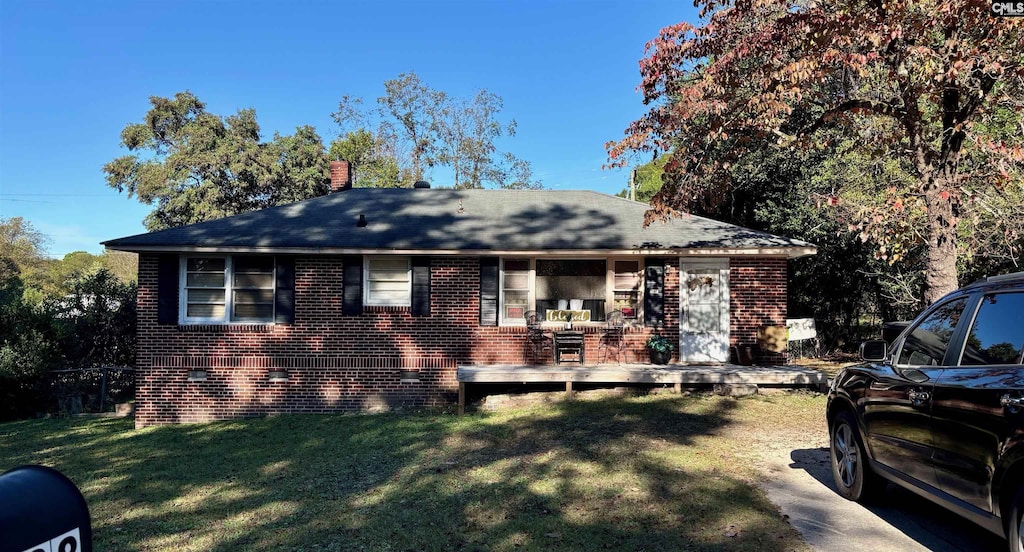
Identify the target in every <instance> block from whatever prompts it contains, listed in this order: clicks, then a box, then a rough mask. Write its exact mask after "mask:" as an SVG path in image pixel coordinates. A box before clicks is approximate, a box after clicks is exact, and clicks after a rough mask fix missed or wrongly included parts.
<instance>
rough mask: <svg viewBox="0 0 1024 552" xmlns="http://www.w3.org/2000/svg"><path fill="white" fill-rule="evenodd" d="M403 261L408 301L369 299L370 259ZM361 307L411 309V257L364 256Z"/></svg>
mask: <svg viewBox="0 0 1024 552" xmlns="http://www.w3.org/2000/svg"><path fill="white" fill-rule="evenodd" d="M398 258H404V259H405V268H406V271H405V274H406V277H407V278H408V283H409V287H408V290H407V291H408V293H409V295H408V297H409V300H408V301H393V300H381V299H376V300H374V299H371V297H370V259H398ZM363 306H364V307H411V306H412V257H410V256H407V255H364V256H363Z"/></svg>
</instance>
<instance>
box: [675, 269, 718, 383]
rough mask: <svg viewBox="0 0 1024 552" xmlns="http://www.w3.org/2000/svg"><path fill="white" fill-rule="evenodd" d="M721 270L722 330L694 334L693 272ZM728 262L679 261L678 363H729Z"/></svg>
mask: <svg viewBox="0 0 1024 552" xmlns="http://www.w3.org/2000/svg"><path fill="white" fill-rule="evenodd" d="M707 269H718V271H719V280H718V281H719V282H720V283H721V286H720V287H719V289H718V300H719V317H720V319H719V331H717V332H706V331H691V329H690V321H689V316H688V315H687V313H688V312H689V310H690V289H689V280H690V273H691V271H693V270H707ZM729 303H730V295H729V259H728V258H713V259H692V258H687V257H680V259H679V360H680V361H682V362H723V363H724V362H728V361H729Z"/></svg>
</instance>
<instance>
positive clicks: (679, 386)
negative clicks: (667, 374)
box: [672, 381, 683, 395]
mask: <svg viewBox="0 0 1024 552" xmlns="http://www.w3.org/2000/svg"><path fill="white" fill-rule="evenodd" d="M672 387H673V388H674V390H675V392H676V395H681V394H682V393H683V384H682V383H681V382H678V381H677V382H676V384H675V385H674V386H672Z"/></svg>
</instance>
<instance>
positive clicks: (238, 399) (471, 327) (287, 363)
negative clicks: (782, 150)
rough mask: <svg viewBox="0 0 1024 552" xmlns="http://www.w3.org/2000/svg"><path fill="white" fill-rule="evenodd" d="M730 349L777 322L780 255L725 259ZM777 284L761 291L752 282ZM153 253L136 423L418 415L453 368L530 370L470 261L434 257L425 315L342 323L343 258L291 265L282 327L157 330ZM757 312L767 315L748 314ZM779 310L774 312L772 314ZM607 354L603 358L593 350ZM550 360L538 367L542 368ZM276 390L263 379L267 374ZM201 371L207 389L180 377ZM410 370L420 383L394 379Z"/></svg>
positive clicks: (523, 347)
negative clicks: (495, 318)
mask: <svg viewBox="0 0 1024 552" xmlns="http://www.w3.org/2000/svg"><path fill="white" fill-rule="evenodd" d="M665 265H666V271H665V284H666V286H665V288H666V289H665V326H664V328H663V330H662V331H663V333H664V334H665V335H668V336H671V337H673V338H674V339H677V338H678V328H679V325H678V324H679V270H678V261H677V260H676V259H675V258H672V259H668V260H666V261H665ZM732 267H733V269H732V270H733V275H732V280H731V284H732V291H733V300H732V309H731V312H732V320H733V323H732V326H733V331H732V333H733V337H732V340H733V343H734V344H736V343H746V342H748V340H749V339H750V338H751V336H752V335H753V333H751V332H752V331H756V326H758V325H762V322H761V321H762V320H772V321H776V320H778V321H781V323H784V319H785V308H786V293H785V285H786V261H785V259H779V260H775V259H768V260H748V259H734V260H733V262H732ZM762 284H764V285H771V286H781V288H779V287H776V288H773V290H772V291H771V292H768V291H767V290H765V289H763V288H761V287H760V286H761V285H762ZM156 288H157V257H155V256H152V255H142V256H141V257H140V259H139V292H138V321H139V356H138V368H139V372H138V378H137V410H136V425H138V426H140V427H141V426H147V425H153V424H164V423H175V422H191V421H206V420H214V419H223V418H234V417H241V416H257V415H264V414H272V413H278V412H333V411H345V410H365V409H376V408H392V407H404V406H409V407H422V406H431V405H439V404H444V403H450V402H452V401H454V399H455V397H456V393H457V389H458V384H457V382H456V379H455V372H456V366H457V364H460V363H463V364H465V363H472V364H503V363H511V364H522V363H528V362H532V361H533V360H534V359H533V357H532V354H531V353H532V351H531V350H530V349H529V348H528V346H527V344H526V333H525V329H524V328H519V327H480V326H479V323H478V317H479V261H478V259H477V258H475V257H434V258H433V259H432V261H431V316H429V317H414V316H412V314H411V313H410V311H409V309H408V308H395V307H376V308H373V307H370V308H366V309H365V311H364V313H363V314H362V315H359V316H342V315H341V300H342V261H341V258H340V257H336V256H308V257H299V258H297V259H296V263H295V322H294V323H293V324H288V325H232V326H215V325H206V326H175V325H158V324H157V289H156ZM758 310H765V312H767V313H768V314H766V315H763V314H759V313H758V312H757V311H758ZM780 313H781V314H780ZM601 330H602V329H601V328H598V327H591V328H586V329H585V331H586V338H585V339H586V350H587V354H586V357H587V360H588V364H589V363H598V362H604V361H609V362H614V360H615V354H614V351H612V352H607V351H601V350H600V344H601V343H600V338H601V334H600V332H601ZM651 331H652V330H651V329H649V328H633V329H629V330H628V331H627V333H626V336H625V343H626V350H625V351H624V355H623V361H625V362H646V360H647V352H646V350H645V349H644V342H645V340H646V339H647V336H648V335H649V334H650V332H651ZM603 353H606V354H603ZM550 361H551V358H550V353H548V354H547V355H546V357H545V358H543V359H540V362H541V363H547V362H550ZM272 368H273V369H279V368H283V369H286V370H287V371H288V373H289V379H288V381H287V382H270V381H269V378H268V373H269V371H270V369H272ZM190 369H191V370H197V369H203V370H205V372H206V377H207V379H206V381H192V382H190V381H188V373H189V370H190ZM403 370H415V371H417V372H418V374H419V381H417V382H408V381H405V382H403V381H401V377H400V376H401V372H402V371H403Z"/></svg>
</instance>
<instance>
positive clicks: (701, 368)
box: [457, 364, 828, 414]
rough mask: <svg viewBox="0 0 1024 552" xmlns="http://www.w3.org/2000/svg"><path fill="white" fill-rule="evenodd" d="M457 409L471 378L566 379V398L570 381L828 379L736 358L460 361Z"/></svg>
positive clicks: (820, 382)
mask: <svg viewBox="0 0 1024 552" xmlns="http://www.w3.org/2000/svg"><path fill="white" fill-rule="evenodd" d="M457 379H458V382H459V413H460V414H462V413H464V412H465V408H466V386H467V385H470V384H510V383H520V384H552V383H564V384H565V392H566V396H567V398H571V397H572V393H573V385H574V384H581V383H582V384H616V383H621V384H641V385H672V386H674V387H675V389H676V391H677V392H679V391H682V388H683V386H705V385H745V386H758V385H770V386H773V387H814V388H819V389H822V388H824V387H825V386H826V385H828V377H827V376H826V375H825V374H823V373H821V372H819V371H817V370H812V369H810V368H804V367H801V366H788V365H780V366H740V365H735V364H708V365H691V364H665V365H654V364H597V365H593V366H578V365H577V366H564V365H557V366H551V365H527V364H494V365H480V366H478V365H463V366H459V367H458V371H457Z"/></svg>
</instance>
